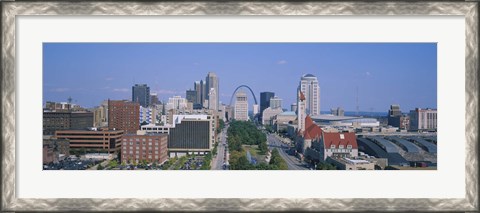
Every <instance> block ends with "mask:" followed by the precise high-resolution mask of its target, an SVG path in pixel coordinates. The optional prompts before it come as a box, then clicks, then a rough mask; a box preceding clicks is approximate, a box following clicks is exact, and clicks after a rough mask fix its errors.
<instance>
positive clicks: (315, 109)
mask: <svg viewBox="0 0 480 213" xmlns="http://www.w3.org/2000/svg"><path fill="white" fill-rule="evenodd" d="M298 90H300V91H301V92H302V93H303V95H304V96H305V106H306V108H305V110H306V113H307V115H311V116H314V115H320V86H319V85H318V79H317V77H315V76H314V75H312V74H306V75H303V76H302V77H301V79H300V83H299V85H298Z"/></svg>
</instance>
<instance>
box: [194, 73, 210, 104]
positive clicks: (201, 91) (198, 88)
mask: <svg viewBox="0 0 480 213" xmlns="http://www.w3.org/2000/svg"><path fill="white" fill-rule="evenodd" d="M206 87H207V85H206V84H205V81H203V80H201V81H195V83H194V89H195V92H196V93H197V100H196V101H195V103H194V105H196V106H198V107H197V108H200V109H201V108H202V107H203V103H204V102H205V98H206V97H207V95H206V90H205V89H206Z"/></svg>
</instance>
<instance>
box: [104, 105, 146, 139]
mask: <svg viewBox="0 0 480 213" xmlns="http://www.w3.org/2000/svg"><path fill="white" fill-rule="evenodd" d="M139 115H140V104H139V103H136V102H130V101H125V100H121V101H116V100H115V101H114V100H108V128H109V129H111V130H113V129H115V130H124V131H125V133H131V134H133V133H136V132H137V130H139V129H140V123H139Z"/></svg>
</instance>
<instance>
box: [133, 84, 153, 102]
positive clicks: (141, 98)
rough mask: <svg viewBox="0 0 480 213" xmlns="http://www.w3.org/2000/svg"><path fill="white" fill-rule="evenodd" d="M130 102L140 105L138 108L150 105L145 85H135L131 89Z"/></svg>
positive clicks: (147, 89)
mask: <svg viewBox="0 0 480 213" xmlns="http://www.w3.org/2000/svg"><path fill="white" fill-rule="evenodd" d="M132 102H137V103H140V106H143V107H147V106H149V105H150V87H148V86H147V85H146V84H135V86H133V87H132Z"/></svg>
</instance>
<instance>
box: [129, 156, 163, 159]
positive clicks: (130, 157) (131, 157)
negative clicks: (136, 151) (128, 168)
mask: <svg viewBox="0 0 480 213" xmlns="http://www.w3.org/2000/svg"><path fill="white" fill-rule="evenodd" d="M133 157H134V155H127V156H124V157H123V158H129V159H133ZM154 157H155V159H159V157H158V155H155V156H154ZM146 158H147V156H146V155H143V156H142V159H146ZM148 158H149V159H152V156H151V155H149V156H148ZM134 159H140V156H139V155H135V158H134Z"/></svg>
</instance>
